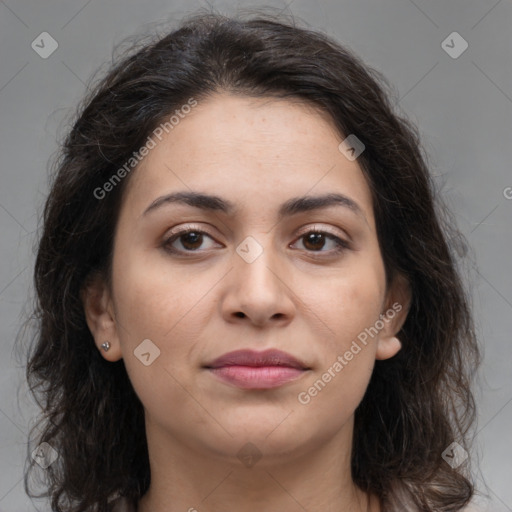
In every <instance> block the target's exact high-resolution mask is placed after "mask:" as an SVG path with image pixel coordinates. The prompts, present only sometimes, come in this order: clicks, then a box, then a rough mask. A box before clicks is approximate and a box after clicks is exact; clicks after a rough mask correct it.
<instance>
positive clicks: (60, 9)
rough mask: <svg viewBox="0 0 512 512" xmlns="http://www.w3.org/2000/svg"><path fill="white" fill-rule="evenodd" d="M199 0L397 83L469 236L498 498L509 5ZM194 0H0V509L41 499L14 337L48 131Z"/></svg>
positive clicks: (504, 422)
mask: <svg viewBox="0 0 512 512" xmlns="http://www.w3.org/2000/svg"><path fill="white" fill-rule="evenodd" d="M211 5H213V6H214V7H215V8H216V9H217V10H218V11H220V12H222V13H227V14H229V13H233V12H234V11H236V8H237V7H258V6H262V5H272V6H275V7H278V8H282V9H285V10H287V11H288V12H291V13H292V14H294V15H296V16H298V17H300V18H302V19H304V20H305V21H306V22H307V23H308V24H310V25H311V26H312V28H314V29H319V30H322V31H325V32H326V33H328V34H330V35H332V36H334V37H335V38H336V39H338V40H339V41H340V42H342V43H344V44H346V45H348V46H349V47H350V48H352V49H353V50H354V51H355V52H356V53H358V54H359V55H360V56H361V57H362V58H363V60H365V61H366V62H367V63H368V64H369V65H371V66H373V67H375V68H377V69H378V70H380V71H382V72H383V73H384V74H385V75H386V77H387V78H388V79H389V80H390V81H391V82H392V83H393V84H394V86H395V87H396V90H397V94H398V98H399V104H400V107H401V108H402V109H403V111H404V112H406V113H407V114H408V115H409V117H410V118H411V119H412V120H413V121H414V122H416V123H417V124H418V125H419V127H420V131H421V134H422V137H423V144H424V146H425V148H426V150H427V152H428V154H429V155H430V165H431V168H432V172H433V173H434V175H435V176H436V182H437V183H438V185H439V189H441V190H442V192H443V196H444V199H445V200H446V201H447V202H448V204H449V206H450V207H451V208H452V210H453V212H454V214H455V217H456V220H457V222H458V224H459V227H460V229H461V230H462V232H463V233H464V234H465V235H466V237H467V238H468V241H469V243H470V245H471V252H469V253H468V255H467V256H466V258H465V260H466V262H467V263H468V265H467V266H468V268H469V269H470V272H469V273H468V282H471V283H472V296H473V302H474V309H475V315H476V322H477V329H478V334H479V336H480V341H481V344H482V347H483V349H484V356H485V359H484V363H483V366H482V368H481V371H480V373H479V387H478V389H477V399H478V404H479V419H478V427H477V432H478V434H477V437H476V441H477V442H476V446H475V451H474V453H472V454H471V457H472V458H473V459H474V460H475V463H476V464H477V465H478V466H479V467H480V468H481V475H479V482H480V483H479V485H480V488H481V491H482V493H484V494H487V495H488V496H489V499H490V500H491V501H490V502H489V504H488V505H486V506H482V509H483V510H484V509H486V510H492V511H493V512H499V511H512V486H511V485H510V483H511V474H512V464H511V462H510V460H511V457H512V442H511V432H512V429H511V422H512V404H511V401H512V385H511V384H512V375H511V372H510V362H509V357H510V355H511V354H512V349H511V346H510V344H511V342H512V340H511V337H510V332H511V327H512V271H511V266H510V261H511V255H512V254H511V253H512V243H511V239H512V237H511V228H510V218H511V214H512V200H510V199H507V197H506V196H507V195H508V198H511V197H512V189H508V188H507V187H512V173H511V171H510V162H511V161H512V144H511V142H512V139H511V135H512V130H511V128H512V52H511V49H512V48H511V46H512V36H511V27H512V4H511V2H510V1H509V0H499V1H498V0H451V1H449V2H447V1H446V0H435V1H434V0H430V1H426V0H414V1H413V0H337V1H335V0H324V1H316V2H315V1H311V0H309V1H308V0H294V1H290V0H287V2H286V3H285V2H282V1H274V2H272V1H270V2H265V3H263V2H237V3H236V4H235V2H231V3H228V2H220V1H218V2H217V1H215V2H213V3H212V4H211ZM199 7H208V4H206V3H205V2H184V1H176V0H173V1H164V0H145V1H144V2H137V1H136V0H127V1H124V2H122V1H120V0H115V1H114V0H113V1H110V2H100V1H98V0H89V1H88V0H83V1H82V0H81V1H78V0H76V1H67V2H64V1H58V0H45V1H41V0H39V1H36V0H0V70H1V71H0V119H1V123H0V154H1V155H2V159H1V172H0V179H1V182H0V183H1V186H0V228H1V242H0V258H1V266H0V332H1V347H2V349H3V350H2V354H3V357H2V358H1V360H0V384H1V388H0V389H1V391H0V512H13V511H21V510H24V511H27V510H34V509H35V504H37V505H38V506H39V508H40V509H41V510H49V508H47V506H46V505H45V503H44V501H36V502H35V503H33V502H32V501H31V500H30V499H29V498H28V497H27V496H26V495H25V493H24V490H23V483H22V471H23V466H24V458H25V455H26V441H27V433H28V430H29V428H30V427H31V426H32V425H33V423H34V419H35V415H36V414H37V408H36V407H35V405H34V403H33V402H32V400H31V399H30V397H29V396H28V395H27V390H26V385H25V382H24V368H23V360H22V359H20V357H19V356H18V355H17V350H16V344H15V338H16V335H17V333H18V331H19V328H20V325H21V321H22V320H23V319H24V318H25V317H24V315H25V314H26V312H27V311H29V310H30V306H31V297H32V296H33V291H32V285H31V277H32V266H33V261H34V245H35V241H36V235H37V231H36V230H37V226H38V218H39V215H40V212H41V206H42V203H43V200H44V197H45V194H46V193H47V190H48V188H47V162H48V160H49V158H50V157H51V156H52V154H53V153H54V152H55V150H56V149H57V144H56V139H57V137H58V136H60V135H62V133H63V131H64V130H65V128H66V124H65V122H66V119H67V118H69V115H70V113H71V112H72V110H70V109H73V108H74V106H75V105H76V103H77V101H78V100H79V99H80V98H81V97H82V95H83V94H84V93H85V91H86V88H87V85H86V84H87V83H88V79H89V78H90V77H91V74H92V73H93V72H94V71H95V70H96V69H97V68H98V66H100V65H102V64H103V63H105V62H108V61H110V58H111V54H112V49H113V45H114V44H115V43H118V42H120V41H121V40H122V39H123V38H124V37H126V36H128V35H130V34H133V33H140V32H143V31H144V30H145V29H148V28H150V27H151V25H150V24H151V23H152V22H155V21H156V22H158V21H163V20H166V19H170V20H175V21H178V20H179V19H180V18H181V17H182V16H183V15H184V14H187V13H189V12H190V11H192V10H195V9H196V8H199ZM43 31H47V32H49V33H50V34H51V35H52V37H53V38H55V39H56V40H57V42H58V45H59V46H58V49H57V50H56V51H55V53H53V54H52V55H51V56H50V57H49V58H47V59H43V58H41V57H40V56H39V55H38V54H37V53H36V52H35V51H34V50H33V49H32V48H31V43H32V41H33V40H34V39H36V37H37V36H38V35H39V34H40V33H41V32H43ZM453 31H456V32H458V33H459V34H460V35H461V36H462V37H463V38H464V39H465V40H466V41H467V42H468V44H469V47H468V49H467V50H466V51H465V52H464V53H462V54H461V55H460V56H459V57H458V58H455V59H454V58H452V57H450V56H449V55H448V54H447V53H446V52H445V50H444V49H443V48H442V46H441V43H442V41H443V40H445V38H446V37H447V36H448V35H449V34H451V33H452V32H453ZM450 44H451V43H450ZM454 44H455V43H454ZM456 48H458V46H456ZM507 191H508V192H510V193H509V194H507ZM482 478H484V480H485V482H486V483H487V487H485V486H484V485H483V484H482V483H481V479H482ZM507 484H508V485H507Z"/></svg>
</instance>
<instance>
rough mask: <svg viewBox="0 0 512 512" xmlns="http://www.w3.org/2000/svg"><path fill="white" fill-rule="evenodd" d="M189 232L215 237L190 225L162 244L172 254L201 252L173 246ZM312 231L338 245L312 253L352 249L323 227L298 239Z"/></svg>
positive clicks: (332, 252)
mask: <svg viewBox="0 0 512 512" xmlns="http://www.w3.org/2000/svg"><path fill="white" fill-rule="evenodd" d="M189 233H197V234H200V235H207V236H208V237H210V238H212V239H213V236H212V235H210V233H208V232H207V231H204V230H202V229H198V228H194V227H189V228H187V229H183V230H181V231H177V232H175V233H172V234H171V235H170V236H169V237H167V238H166V239H165V240H164V242H163V244H162V247H163V248H164V249H165V250H166V251H167V252H169V253H171V254H174V255H183V254H186V253H199V252H201V250H200V249H197V250H195V251H187V250H185V251H183V250H180V249H175V248H173V247H172V245H171V244H172V243H173V242H175V241H176V240H178V239H179V238H181V237H182V236H185V235H187V234H189ZM311 233H315V234H320V235H326V238H328V239H330V240H333V241H334V243H335V244H336V247H335V248H334V249H331V250H330V251H312V250H310V251H308V250H307V249H306V251H307V252H308V253H312V254H315V253H317V254H331V255H332V254H334V255H337V254H340V253H342V252H344V251H346V250H348V249H350V244H349V243H348V242H347V241H346V240H343V239H342V238H339V237H338V236H336V235H334V234H332V233H330V232H329V231H325V230H321V229H315V228H311V229H309V230H308V231H305V232H304V233H301V234H300V235H299V237H298V238H297V240H300V239H301V238H304V237H305V236H307V235H309V234H311ZM314 257H320V258H321V257H324V256H316V255H315V256H314Z"/></svg>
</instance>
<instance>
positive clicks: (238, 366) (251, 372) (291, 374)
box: [204, 349, 310, 389]
mask: <svg viewBox="0 0 512 512" xmlns="http://www.w3.org/2000/svg"><path fill="white" fill-rule="evenodd" d="M204 368H206V369H207V370H209V372H210V374H211V375H213V376H214V377H215V378H217V379H219V380H220V381H222V382H223V383H225V384H229V385H231V386H235V387H238V388H242V389H269V388H275V387H279V386H282V385H283V384H286V383H288V382H290V381H294V380H297V379H299V378H300V377H302V376H303V375H304V374H305V373H306V372H307V371H308V370H309V369H310V368H308V367H307V366H306V365H305V364H304V363H302V362H301V361H299V360H298V359H296V358H295V357H293V356H292V355H290V354H287V353H286V352H282V351H280V350H275V349H270V350H266V351H263V352H256V351H253V350H237V351H235V352H229V353H228V354H224V355H223V356H221V357H219V358H217V359H215V360H214V361H212V362H211V363H209V364H208V365H205V366H204Z"/></svg>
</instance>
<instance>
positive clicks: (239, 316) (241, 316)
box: [235, 311, 245, 318]
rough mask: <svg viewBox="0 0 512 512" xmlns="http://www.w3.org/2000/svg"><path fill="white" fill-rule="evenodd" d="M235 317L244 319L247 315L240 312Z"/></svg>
mask: <svg viewBox="0 0 512 512" xmlns="http://www.w3.org/2000/svg"><path fill="white" fill-rule="evenodd" d="M235 315H236V316H237V317H238V318H243V317H244V316H245V313H242V312H241V311H239V312H238V313H235Z"/></svg>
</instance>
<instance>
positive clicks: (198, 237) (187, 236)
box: [162, 227, 350, 254]
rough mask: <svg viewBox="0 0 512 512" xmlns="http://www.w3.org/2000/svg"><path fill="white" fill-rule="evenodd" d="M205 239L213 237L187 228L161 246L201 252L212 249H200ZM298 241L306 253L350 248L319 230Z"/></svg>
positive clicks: (335, 252)
mask: <svg viewBox="0 0 512 512" xmlns="http://www.w3.org/2000/svg"><path fill="white" fill-rule="evenodd" d="M205 237H206V238H209V239H210V240H213V237H212V236H211V235H210V234H209V233H208V232H206V231H204V230H202V229H198V228H195V227H189V228H187V229H182V230H180V231H176V232H174V233H171V235H170V236H168V237H167V238H166V239H165V240H164V242H163V244H162V246H163V248H164V249H165V250H166V251H168V252H170V253H171V254H183V253H191V252H202V251H204V250H207V249H211V248H212V247H214V245H210V247H206V248H205V247H202V245H203V244H204V241H205ZM298 240H304V241H303V243H302V245H303V246H304V249H305V250H306V251H307V252H313V253H315V252H316V253H318V252H320V253H322V254H324V253H334V254H338V253H340V252H343V251H345V250H346V249H349V247H350V245H349V243H348V242H347V241H346V240H343V239H341V238H340V237H338V236H336V235H334V234H332V233H329V232H328V231H324V230H320V229H310V230H309V231H306V232H304V233H302V234H301V235H300V237H299V238H298ZM177 242H179V244H180V245H181V247H176V245H177V244H176V243H177ZM329 244H330V245H331V249H328V250H322V249H324V248H325V247H326V245H327V246H328V245H329ZM201 247H202V249H201Z"/></svg>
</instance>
